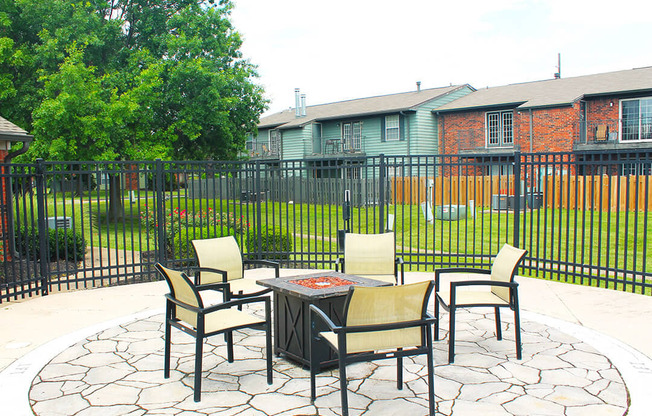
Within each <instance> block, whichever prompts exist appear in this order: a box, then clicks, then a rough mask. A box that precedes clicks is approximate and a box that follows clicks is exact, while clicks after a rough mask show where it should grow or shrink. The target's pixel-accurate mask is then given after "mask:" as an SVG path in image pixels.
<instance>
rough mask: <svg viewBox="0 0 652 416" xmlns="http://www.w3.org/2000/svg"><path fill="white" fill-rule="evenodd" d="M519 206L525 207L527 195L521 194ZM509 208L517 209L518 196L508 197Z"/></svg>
mask: <svg viewBox="0 0 652 416" xmlns="http://www.w3.org/2000/svg"><path fill="white" fill-rule="evenodd" d="M518 208H519V209H525V208H526V207H525V196H524V195H521V196H520V197H519V198H518ZM507 209H511V210H512V211H515V210H516V196H514V195H510V196H508V197H507Z"/></svg>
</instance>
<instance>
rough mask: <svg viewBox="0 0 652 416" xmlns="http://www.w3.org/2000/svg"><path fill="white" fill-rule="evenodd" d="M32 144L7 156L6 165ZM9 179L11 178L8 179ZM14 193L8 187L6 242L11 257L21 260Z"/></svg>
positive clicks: (24, 144) (24, 145) (26, 143)
mask: <svg viewBox="0 0 652 416" xmlns="http://www.w3.org/2000/svg"><path fill="white" fill-rule="evenodd" d="M30 143H31V141H29V142H23V147H21V148H20V149H18V150H16V151H14V152H11V153H8V154H7V156H5V158H4V160H3V162H4V163H5V164H9V163H11V161H12V159H13V158H15V157H16V156H20V155H22V154H25V153H26V152H27V150H29V144H30ZM7 179H9V178H8V177H7ZM13 192H14V191H13V188H12V187H11V186H7V194H6V195H7V231H8V234H9V235H8V236H7V238H6V241H7V242H9V250H11V255H12V256H13V257H14V258H19V257H20V255H19V254H18V252H17V251H16V241H15V235H16V233H15V230H14V210H13V209H12V208H13V206H12V204H11V201H12V199H13V198H14V195H13Z"/></svg>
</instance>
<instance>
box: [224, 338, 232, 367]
mask: <svg viewBox="0 0 652 416" xmlns="http://www.w3.org/2000/svg"><path fill="white" fill-rule="evenodd" d="M224 338H225V339H226V360H227V361H228V362H230V363H232V362H233V332H231V331H229V332H225V333H224Z"/></svg>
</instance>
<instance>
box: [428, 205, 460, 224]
mask: <svg viewBox="0 0 652 416" xmlns="http://www.w3.org/2000/svg"><path fill="white" fill-rule="evenodd" d="M466 216H467V208H466V205H437V206H436V207H435V218H437V219H438V220H444V221H459V220H463V219H465V218H466Z"/></svg>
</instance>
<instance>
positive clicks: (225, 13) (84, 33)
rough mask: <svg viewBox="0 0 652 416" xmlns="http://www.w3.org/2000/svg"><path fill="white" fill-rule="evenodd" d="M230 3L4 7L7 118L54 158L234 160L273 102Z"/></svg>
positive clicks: (3, 3)
mask: <svg viewBox="0 0 652 416" xmlns="http://www.w3.org/2000/svg"><path fill="white" fill-rule="evenodd" d="M231 9H232V4H231V2H230V1H228V0H221V1H200V0H0V114H2V115H3V116H5V117H6V118H9V119H11V120H12V121H13V122H15V123H17V124H19V125H20V126H21V127H23V128H25V129H26V130H28V131H30V132H33V133H34V136H35V140H34V144H33V145H32V147H31V148H30V151H29V152H28V154H27V156H28V157H29V158H36V157H43V158H45V159H50V160H116V159H117V160H134V159H143V158H153V157H161V158H174V159H230V158H234V157H235V156H236V155H237V153H238V151H239V150H240V149H242V148H243V147H244V143H245V140H246V136H247V134H248V132H250V131H253V130H254V129H255V125H256V123H257V120H258V117H259V115H260V114H261V113H262V111H263V110H264V109H265V105H266V102H265V100H264V99H263V97H262V89H261V87H260V86H258V85H257V84H256V83H255V79H256V76H257V75H256V71H255V67H254V66H252V65H251V64H250V63H249V62H248V61H247V60H245V59H243V58H242V56H241V53H240V46H241V39H240V36H239V34H238V33H237V32H236V31H235V30H234V28H233V26H232V25H231V22H230V20H229V18H230V11H231Z"/></svg>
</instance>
